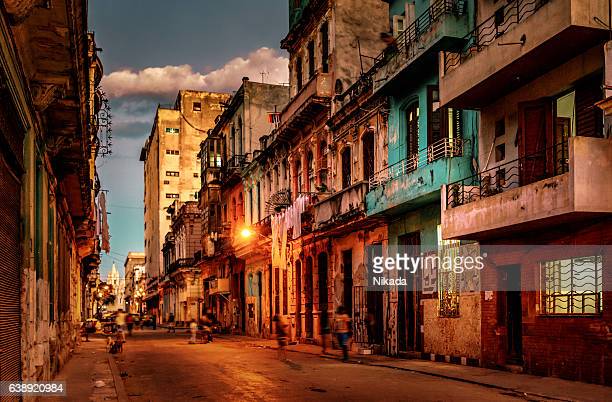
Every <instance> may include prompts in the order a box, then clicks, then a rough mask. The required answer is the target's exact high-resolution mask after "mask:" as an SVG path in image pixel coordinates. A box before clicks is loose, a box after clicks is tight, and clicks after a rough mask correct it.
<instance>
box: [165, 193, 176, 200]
mask: <svg viewBox="0 0 612 402" xmlns="http://www.w3.org/2000/svg"><path fill="white" fill-rule="evenodd" d="M166 198H173V199H178V198H179V195H178V194H175V193H166Z"/></svg>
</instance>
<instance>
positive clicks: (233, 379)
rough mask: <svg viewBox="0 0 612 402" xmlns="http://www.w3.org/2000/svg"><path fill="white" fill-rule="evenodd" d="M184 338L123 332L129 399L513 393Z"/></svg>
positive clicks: (428, 397) (425, 397) (466, 397)
mask: <svg viewBox="0 0 612 402" xmlns="http://www.w3.org/2000/svg"><path fill="white" fill-rule="evenodd" d="M187 341H188V335H187V334H186V333H184V331H177V333H176V334H168V333H167V332H166V331H164V330H158V331H144V332H136V333H135V334H134V336H133V337H132V338H129V340H128V342H127V343H126V345H125V350H124V352H123V355H119V357H118V358H117V362H118V366H119V370H120V371H121V372H122V375H123V376H124V383H125V389H126V392H127V394H128V397H129V399H130V400H133V401H161V400H175V401H179V400H194V399H205V400H221V399H225V400H315V399H316V400H321V399H324V400H380V399H385V400H421V401H439V400H455V401H472V400H487V401H506V400H517V398H516V397H514V396H511V395H505V394H504V393H503V392H502V391H500V390H496V389H491V388H486V387H482V386H478V385H472V384H467V383H463V382H459V381H452V380H446V379H442V378H436V377H433V376H427V375H422V374H416V373H410V372H407V371H400V370H392V369H388V368H380V367H372V366H368V365H363V364H358V363H356V361H353V363H351V364H345V363H342V362H340V361H338V360H335V359H331V358H324V357H320V356H314V355H308V354H304V353H293V352H289V353H288V361H287V362H281V361H279V360H278V359H277V354H276V351H275V350H271V349H263V348H259V347H256V346H252V345H253V344H250V343H245V342H240V343H239V342H236V341H235V340H230V339H228V338H227V337H225V338H223V337H221V338H218V339H215V341H214V342H213V343H209V344H197V345H190V344H188V342H187ZM125 373H127V377H125Z"/></svg>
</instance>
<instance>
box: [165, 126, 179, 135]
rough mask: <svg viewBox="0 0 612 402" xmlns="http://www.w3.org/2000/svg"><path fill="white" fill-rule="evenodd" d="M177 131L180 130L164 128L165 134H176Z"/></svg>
mask: <svg viewBox="0 0 612 402" xmlns="http://www.w3.org/2000/svg"><path fill="white" fill-rule="evenodd" d="M179 131H180V130H179V129H178V128H173V127H167V128H166V133H167V134H178V133H179Z"/></svg>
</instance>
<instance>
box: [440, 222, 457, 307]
mask: <svg viewBox="0 0 612 402" xmlns="http://www.w3.org/2000/svg"><path fill="white" fill-rule="evenodd" d="M459 245H460V241H459V240H442V228H441V226H440V225H438V256H439V260H440V261H455V259H456V257H457V256H458V255H459ZM447 267H448V265H445V264H439V269H438V301H439V302H440V303H439V304H440V310H439V316H440V317H458V316H459V285H460V277H459V275H460V274H459V273H457V272H455V270H454V269H452V268H451V269H448V268H447Z"/></svg>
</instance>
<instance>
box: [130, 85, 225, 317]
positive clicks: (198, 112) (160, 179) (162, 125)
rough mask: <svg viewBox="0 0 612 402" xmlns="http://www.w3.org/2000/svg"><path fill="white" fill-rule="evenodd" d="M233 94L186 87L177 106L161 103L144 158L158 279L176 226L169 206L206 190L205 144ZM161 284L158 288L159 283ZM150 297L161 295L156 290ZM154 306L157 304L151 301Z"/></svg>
mask: <svg viewBox="0 0 612 402" xmlns="http://www.w3.org/2000/svg"><path fill="white" fill-rule="evenodd" d="M228 99H229V95H228V94H222V93H211V92H203V91H190V90H181V91H179V93H178V96H177V98H176V102H175V103H174V105H173V106H162V105H160V106H158V108H157V113H156V114H155V120H154V122H153V128H152V129H151V135H150V136H149V138H148V139H147V141H146V142H145V145H144V147H143V149H142V152H141V155H140V160H141V161H142V162H144V183H145V186H144V204H145V212H144V220H145V222H146V223H145V228H144V229H145V230H144V232H145V270H146V274H147V277H148V279H149V280H150V281H152V283H153V284H154V281H155V279H156V278H159V276H160V275H161V274H162V263H161V261H162V260H161V250H162V246H163V243H164V237H165V235H166V233H168V231H169V230H170V220H171V217H170V216H169V215H168V213H167V208H168V207H169V206H170V205H171V204H172V203H173V202H174V201H175V200H179V201H181V202H187V201H195V200H196V198H197V197H198V195H197V193H198V191H199V189H200V177H199V176H200V161H199V159H198V156H197V155H198V152H199V148H200V142H202V140H204V139H205V138H206V135H207V132H208V130H210V129H212V128H213V127H214V126H215V118H216V117H217V116H218V115H220V114H221V112H222V108H223V106H222V105H223V103H224V102H226V101H227V100H228ZM153 288H155V286H153ZM148 296H149V297H148V299H154V298H155V297H156V291H155V290H154V289H153V292H151V293H150V294H149V295H148ZM151 304H152V305H153V306H156V305H157V303H156V301H155V300H152V301H151Z"/></svg>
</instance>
